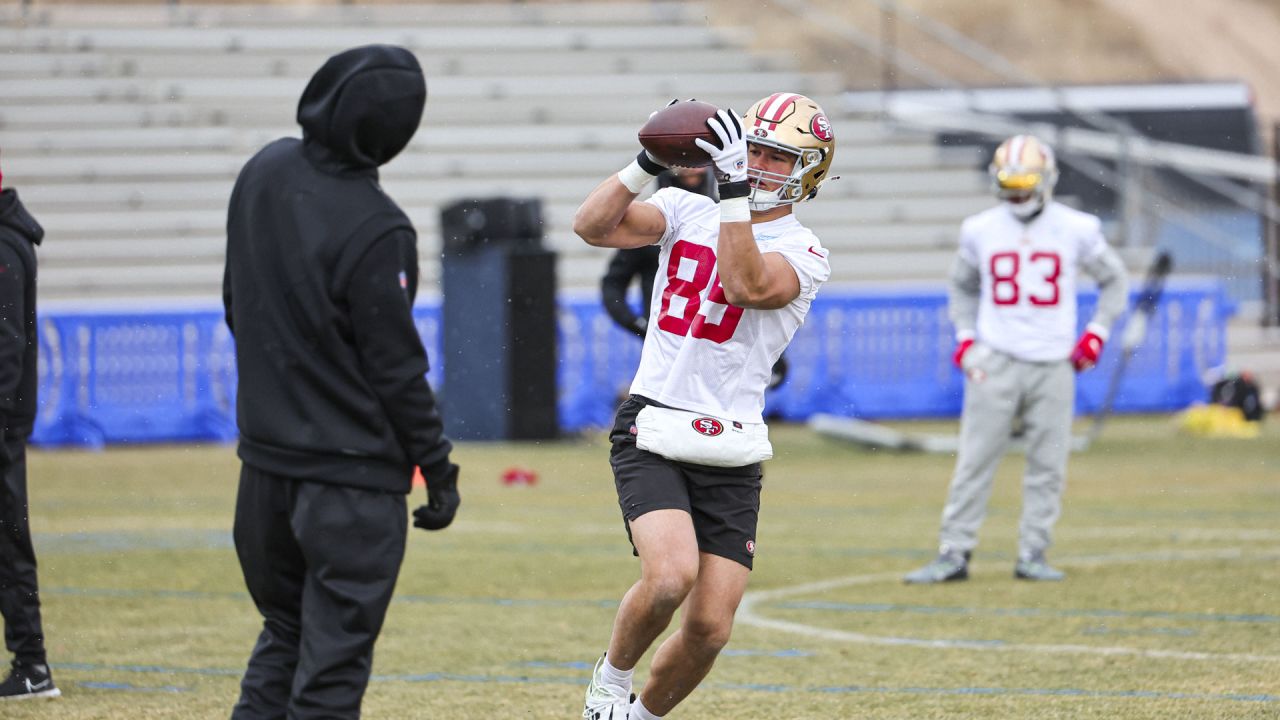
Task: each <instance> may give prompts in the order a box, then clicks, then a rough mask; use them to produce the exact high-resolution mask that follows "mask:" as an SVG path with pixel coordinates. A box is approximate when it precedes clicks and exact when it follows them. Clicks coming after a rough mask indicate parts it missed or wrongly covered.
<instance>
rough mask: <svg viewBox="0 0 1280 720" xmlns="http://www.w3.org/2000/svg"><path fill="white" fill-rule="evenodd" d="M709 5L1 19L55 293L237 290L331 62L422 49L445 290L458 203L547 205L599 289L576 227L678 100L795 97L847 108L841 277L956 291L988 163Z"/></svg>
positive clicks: (432, 231)
mask: <svg viewBox="0 0 1280 720" xmlns="http://www.w3.org/2000/svg"><path fill="white" fill-rule="evenodd" d="M705 16H706V8H705V7H704V6H702V5H701V4H700V3H683V2H661V1H659V2H643V3H564V4H558V3H536V4H526V3H498V4H484V5H481V4H475V3H460V2H459V3H445V4H437V3H433V4H429V5H371V6H370V5H272V6H251V5H175V6H169V5H127V6H115V5H97V4H88V5H36V6H33V7H32V8H30V9H28V10H27V12H26V13H25V15H24V14H23V13H22V11H21V9H20V8H18V7H16V6H15V7H8V8H4V9H0V47H3V48H5V49H6V53H5V56H6V61H5V63H4V64H3V66H2V67H0V97H4V98H5V103H4V106H3V107H0V133H2V134H0V138H2V140H0V142H2V144H0V149H2V150H3V153H4V162H5V175H6V180H8V181H9V182H11V183H12V184H14V185H15V186H19V187H21V189H22V192H23V194H24V198H25V199H26V202H27V203H28V205H29V206H30V207H31V208H32V209H33V211H34V212H35V213H37V215H38V216H39V217H40V219H41V221H42V222H43V223H44V224H45V226H46V230H47V233H48V241H47V242H46V244H45V245H44V246H43V247H42V268H41V288H40V289H41V294H42V297H48V298H59V299H63V298H65V299H69V300H97V299H103V298H119V297H155V296H186V297H193V298H194V297H204V298H209V299H210V300H214V299H216V298H217V297H218V296H219V288H220V281H221V268H222V245H223V242H224V237H223V223H224V220H225V210H226V202H227V198H228V196H229V194H230V189H231V185H232V183H233V181H234V179H235V176H236V173H237V171H238V170H239V168H240V166H241V165H242V164H243V163H244V161H245V160H246V159H248V157H249V156H250V155H251V154H252V153H253V152H254V151H256V150H257V148H259V147H260V146H261V145H263V144H264V143H266V142H268V141H270V140H271V139H273V138H275V137H279V136H281V135H296V134H297V132H298V130H297V127H296V125H294V123H293V113H294V106H295V103H296V101H297V97H298V95H299V94H300V92H301V90H302V88H303V86H304V85H305V83H306V80H307V78H308V77H309V76H310V75H311V73H312V72H314V70H315V69H316V68H317V67H319V65H320V64H321V63H322V62H323V60H324V58H325V57H327V56H328V55H330V54H332V53H334V52H337V51H339V50H342V49H344V48H346V47H349V46H353V45H357V44H362V43H371V42H386V43H397V44H403V45H406V46H408V47H410V48H411V49H413V50H415V52H416V54H417V55H418V57H419V59H420V60H421V61H422V63H423V66H424V69H425V71H426V73H427V75H428V86H429V93H430V96H429V100H428V104H427V110H426V114H425V117H424V122H423V129H422V130H421V131H420V132H419V133H418V135H417V137H416V138H415V140H414V142H413V143H412V145H411V146H410V147H409V148H408V150H407V151H406V152H405V153H404V154H403V155H402V156H401V157H399V158H397V159H396V160H395V161H393V162H392V163H391V164H390V165H389V166H388V167H387V168H386V169H385V170H384V173H383V183H384V185H385V186H386V187H387V189H388V192H390V194H391V195H392V196H393V197H395V198H397V200H399V201H400V202H401V204H402V205H403V206H404V207H405V209H406V210H407V211H408V212H409V214H410V215H411V217H412V218H413V219H414V221H415V222H416V223H417V224H418V228H419V232H420V237H421V243H420V247H421V267H422V270H423V274H424V280H425V284H424V288H425V289H426V290H427V292H431V291H433V290H434V288H435V287H437V285H436V282H435V281H436V276H437V274H438V272H439V262H438V260H437V257H438V252H439V246H440V240H439V222H438V212H439V208H440V207H441V206H443V205H445V204H447V203H449V202H451V201H453V200H456V199H459V198H464V197H491V196H500V195H509V196H518V197H539V198H542V199H543V201H544V203H545V208H544V209H545V213H544V215H545V218H546V221H547V227H546V234H547V242H548V245H549V246H550V247H552V248H553V249H555V250H556V251H557V252H558V253H560V267H559V273H558V276H559V282H560V286H561V287H562V288H565V289H570V290H585V289H588V288H594V287H595V286H596V283H597V281H598V278H599V275H600V274H601V272H602V271H603V268H604V265H605V263H606V261H607V257H608V254H607V253H606V252H604V251H601V250H598V249H593V248H590V247H587V246H586V245H585V244H583V243H582V242H581V241H580V240H578V239H577V238H576V237H575V236H573V235H572V232H571V229H570V222H571V219H572V215H573V212H574V209H575V208H576V206H577V203H578V202H579V201H580V200H581V198H582V197H584V196H585V195H586V193H587V192H588V191H589V190H590V189H591V187H593V186H594V185H595V184H596V183H597V182H598V181H599V180H600V179H601V178H602V177H604V176H605V175H606V174H608V173H609V172H612V171H613V170H615V169H617V168H618V167H620V166H621V165H623V164H625V162H626V160H627V158H628V157H629V156H630V155H631V154H632V153H633V152H634V149H635V147H636V143H635V131H636V129H637V128H638V126H639V125H640V124H641V123H642V122H643V120H644V119H645V118H646V117H647V116H648V113H649V112H651V111H652V110H653V109H655V108H657V107H661V106H662V105H663V104H665V103H666V102H667V101H668V100H669V99H670V98H672V97H698V98H700V99H706V100H710V101H714V102H717V103H720V104H724V105H730V106H732V107H735V108H738V109H744V108H745V107H746V106H747V105H749V104H750V103H751V102H753V101H754V100H755V99H757V98H758V97H759V96H760V95H763V94H764V93H766V92H771V91H774V90H784V89H785V90H792V91H797V92H802V93H807V94H810V95H812V96H813V97H814V98H815V99H818V100H819V101H820V102H823V103H824V105H825V107H826V108H827V110H828V112H829V114H830V115H831V116H832V119H833V123H834V126H835V128H836V131H837V135H838V138H839V142H840V145H839V151H838V153H837V157H836V161H835V165H834V168H833V172H834V173H836V174H838V175H840V176H841V179H840V180H838V181H833V182H831V183H830V184H829V185H828V186H827V187H826V188H824V190H823V198H822V201H821V202H817V203H814V204H812V205H809V206H805V207H801V208H800V209H799V210H798V213H799V214H800V217H801V218H802V219H803V220H804V221H805V222H806V223H807V224H809V225H810V226H811V227H812V228H813V229H814V230H815V231H816V232H817V233H818V234H819V236H820V237H821V238H822V239H823V241H824V243H825V244H826V245H827V246H828V247H829V248H830V249H831V250H832V259H833V261H832V265H833V273H834V274H833V280H835V281H837V282H862V281H873V282H874V281H889V282H898V281H903V280H921V281H938V280H940V279H941V278H942V276H943V274H944V272H945V268H946V266H947V263H948V262H949V259H950V256H951V252H952V247H953V245H952V244H953V242H954V234H955V229H956V226H957V223H958V222H959V220H960V219H961V218H962V217H963V216H965V215H967V214H969V213H971V212H973V211H975V210H977V209H979V208H981V207H984V206H985V205H987V204H989V198H988V196H987V193H986V180H985V178H984V177H983V176H982V174H981V173H980V172H978V171H977V170H975V169H974V168H975V167H976V166H977V164H978V163H977V158H976V157H975V156H974V155H973V153H972V151H967V150H959V149H948V150H943V149H940V148H939V147H938V146H937V145H936V144H935V143H934V141H933V139H932V138H931V137H929V136H927V135H923V134H909V133H903V132H901V131H895V130H892V129H889V128H888V127H887V126H885V125H883V124H882V123H880V122H878V121H877V120H876V119H875V118H874V117H869V116H865V115H855V114H850V113H845V112H842V111H841V109H840V107H839V94H840V92H841V90H842V89H843V87H842V82H841V80H840V78H839V77H838V76H836V75H835V74H833V73H813V72H805V71H803V70H801V69H799V68H796V67H794V66H793V65H792V64H791V63H790V61H789V59H788V58H787V57H785V56H783V55H780V54H778V53H775V52H757V51H755V50H753V49H752V46H751V45H752V37H751V33H750V32H749V31H748V30H746V29H745V28H736V27H720V26H715V25H708V24H707V21H706V17H705Z"/></svg>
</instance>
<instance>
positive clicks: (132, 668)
mask: <svg viewBox="0 0 1280 720" xmlns="http://www.w3.org/2000/svg"><path fill="white" fill-rule="evenodd" d="M49 665H50V666H52V667H55V668H57V669H59V670H85V671H89V672H95V671H101V670H113V671H116V672H130V673H157V674H160V675H217V676H231V677H240V676H241V675H243V674H244V670H243V669H239V670H237V669H231V668H200V667H194V668H193V667H172V666H168V665H100V664H98V663H75V662H60V663H49Z"/></svg>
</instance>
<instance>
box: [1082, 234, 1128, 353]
mask: <svg viewBox="0 0 1280 720" xmlns="http://www.w3.org/2000/svg"><path fill="white" fill-rule="evenodd" d="M1084 269H1085V272H1086V273H1088V274H1089V276H1090V277H1092V278H1093V279H1094V280H1095V281H1097V283H1098V307H1097V309H1096V310H1095V311H1094V313H1093V318H1092V319H1091V320H1090V321H1089V324H1090V325H1094V326H1097V327H1101V328H1105V329H1110V327H1111V325H1112V324H1113V323H1114V322H1115V321H1116V318H1117V317H1120V313H1122V312H1124V309H1125V307H1127V306H1128V304H1129V271H1128V270H1127V269H1126V268H1125V266H1124V261H1123V260H1121V259H1120V255H1119V254H1118V253H1116V251H1115V250H1112V249H1111V248H1107V249H1106V251H1104V252H1103V253H1102V254H1101V255H1099V256H1098V257H1097V259H1095V260H1093V261H1092V262H1090V263H1088V264H1087V265H1085V268H1084ZM1104 334H1105V333H1104Z"/></svg>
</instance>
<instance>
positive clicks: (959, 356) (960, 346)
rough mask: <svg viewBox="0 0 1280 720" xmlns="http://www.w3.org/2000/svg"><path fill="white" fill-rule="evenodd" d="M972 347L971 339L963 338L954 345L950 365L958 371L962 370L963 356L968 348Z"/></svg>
mask: <svg viewBox="0 0 1280 720" xmlns="http://www.w3.org/2000/svg"><path fill="white" fill-rule="evenodd" d="M971 347H973V338H965V339H964V340H961V341H959V342H957V343H956V352H955V354H954V355H952V356H951V364H952V365H955V366H956V367H958V368H960V369H962V370H963V369H964V364H963V363H964V354H965V353H967V352H969V348H971Z"/></svg>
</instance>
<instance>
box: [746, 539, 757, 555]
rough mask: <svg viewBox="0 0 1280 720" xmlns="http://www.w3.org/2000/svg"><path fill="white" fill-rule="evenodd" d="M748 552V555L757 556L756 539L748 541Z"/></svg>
mask: <svg viewBox="0 0 1280 720" xmlns="http://www.w3.org/2000/svg"><path fill="white" fill-rule="evenodd" d="M747 554H748V555H750V556H751V557H755V556H756V541H755V540H748V541H747Z"/></svg>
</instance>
